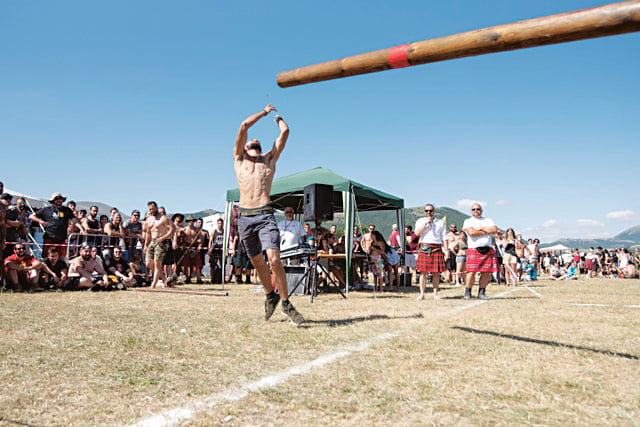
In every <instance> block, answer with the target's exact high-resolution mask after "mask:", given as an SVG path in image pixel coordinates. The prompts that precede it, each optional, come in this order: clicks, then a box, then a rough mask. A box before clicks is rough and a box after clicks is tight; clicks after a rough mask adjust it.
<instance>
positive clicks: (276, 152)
mask: <svg viewBox="0 0 640 427" xmlns="http://www.w3.org/2000/svg"><path fill="white" fill-rule="evenodd" d="M276 123H277V124H278V127H279V128H280V136H278V138H277V139H276V142H275V143H274V144H273V149H272V150H271V151H272V153H273V160H274V161H275V160H278V158H279V157H280V154H282V150H284V146H285V144H286V143H287V138H289V126H287V123H285V121H284V119H283V118H282V117H280V116H276Z"/></svg>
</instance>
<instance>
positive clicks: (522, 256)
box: [516, 234, 527, 280]
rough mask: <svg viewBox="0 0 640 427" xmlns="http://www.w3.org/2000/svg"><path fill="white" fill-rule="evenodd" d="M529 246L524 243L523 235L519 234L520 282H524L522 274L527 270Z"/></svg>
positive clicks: (517, 243) (517, 237)
mask: <svg viewBox="0 0 640 427" xmlns="http://www.w3.org/2000/svg"><path fill="white" fill-rule="evenodd" d="M526 248H527V245H526V244H525V243H524V242H523V241H522V234H518V235H517V236H516V256H517V257H518V267H517V270H518V271H517V273H518V280H522V274H523V273H524V269H525V268H526V264H527V258H526V256H525V253H524V251H525V249H526Z"/></svg>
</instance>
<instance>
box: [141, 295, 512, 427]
mask: <svg viewBox="0 0 640 427" xmlns="http://www.w3.org/2000/svg"><path fill="white" fill-rule="evenodd" d="M517 290H518V288H515V289H511V290H509V291H506V292H502V293H500V294H498V295H495V296H494V297H493V298H496V299H497V298H500V297H503V296H505V295H507V294H510V293H511V292H514V291H517ZM493 298H492V299H493ZM486 302H489V301H486V300H480V301H475V302H473V303H471V304H467V305H463V306H460V307H456V308H454V309H452V310H449V311H447V312H445V313H444V314H442V315H441V316H440V317H444V316H448V315H451V314H456V313H459V312H461V311H464V310H468V309H470V308H473V307H477V306H479V305H480V304H484V303H486ZM399 335H400V332H393V333H385V334H381V335H378V336H375V337H373V338H371V339H369V340H366V341H361V342H359V343H357V344H354V345H351V346H348V347H345V348H344V349H342V350H338V351H335V352H333V353H329V354H325V355H323V356H320V357H318V358H317V359H314V360H312V361H310V362H307V363H303V364H302V365H297V366H292V367H290V368H288V369H285V370H284V371H282V372H279V373H277V374H275V375H270V376H267V377H263V378H260V379H259V380H257V381H253V382H251V383H248V384H244V385H241V386H238V387H231V388H228V389H226V390H224V391H222V392H220V393H215V394H211V395H209V396H207V397H204V398H202V399H200V400H196V401H193V402H187V403H185V404H184V405H182V406H179V407H177V408H173V409H168V410H166V411H163V412H160V413H159V414H156V415H152V416H150V417H148V418H145V419H143V420H140V421H138V422H137V423H135V424H133V425H132V426H133V427H168V426H175V425H178V423H181V422H183V421H186V420H189V419H191V418H193V417H194V416H195V415H196V414H197V413H199V412H202V411H205V410H206V409H208V408H213V407H215V406H217V405H219V404H221V403H223V402H235V401H237V400H241V399H244V398H245V397H247V396H248V395H249V393H252V392H256V391H260V390H262V389H267V388H271V387H275V386H277V385H278V384H282V383H284V382H285V381H287V380H289V379H290V378H291V377H293V376H296V375H304V374H307V373H309V372H311V371H312V370H313V369H315V368H320V367H322V366H325V365H328V364H330V363H332V362H334V361H336V360H338V359H341V358H343V357H347V356H350V355H351V354H352V353H357V352H362V351H365V350H367V349H368V348H369V347H371V346H372V345H373V344H376V343H379V342H383V341H387V340H389V339H391V338H395V337H397V336H399Z"/></svg>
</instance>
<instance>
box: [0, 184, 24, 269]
mask: <svg viewBox="0 0 640 427" xmlns="http://www.w3.org/2000/svg"><path fill="white" fill-rule="evenodd" d="M11 200H13V196H12V195H11V194H9V193H2V195H0V203H1V204H2V210H3V211H4V228H5V231H4V238H5V241H6V243H5V246H4V250H3V256H4V258H6V257H8V256H11V255H12V254H13V248H14V246H15V242H17V237H18V228H19V227H20V221H19V220H18V209H16V208H15V207H13V206H11Z"/></svg>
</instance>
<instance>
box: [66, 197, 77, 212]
mask: <svg viewBox="0 0 640 427" xmlns="http://www.w3.org/2000/svg"><path fill="white" fill-rule="evenodd" d="M67 207H68V208H69V209H71V212H73V213H75V212H76V209H77V207H78V204H77V203H76V202H74V201H73V200H69V201H68V202H67Z"/></svg>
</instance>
